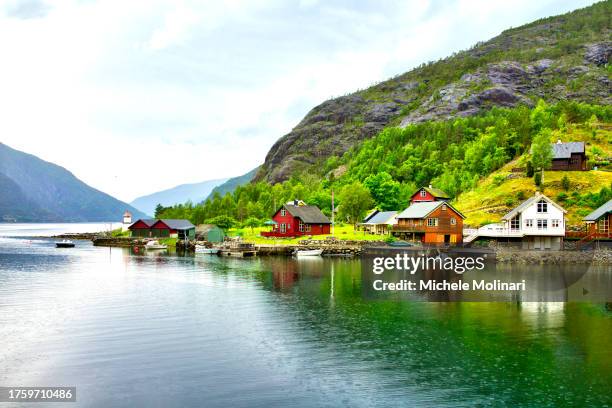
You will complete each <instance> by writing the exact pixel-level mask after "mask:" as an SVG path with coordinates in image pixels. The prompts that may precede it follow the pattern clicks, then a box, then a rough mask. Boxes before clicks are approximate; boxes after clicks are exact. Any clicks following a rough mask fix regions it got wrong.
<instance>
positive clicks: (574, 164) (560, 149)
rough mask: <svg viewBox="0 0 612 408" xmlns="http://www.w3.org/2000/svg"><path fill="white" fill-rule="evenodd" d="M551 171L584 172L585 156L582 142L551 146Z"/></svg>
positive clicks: (559, 143) (559, 142) (560, 143)
mask: <svg viewBox="0 0 612 408" xmlns="http://www.w3.org/2000/svg"><path fill="white" fill-rule="evenodd" d="M552 150H553V158H552V170H561V171H563V170H565V171H569V170H571V171H585V170H586V169H587V167H586V164H587V156H586V150H585V145H584V142H570V143H562V142H561V140H559V141H557V143H554V144H553V145H552Z"/></svg>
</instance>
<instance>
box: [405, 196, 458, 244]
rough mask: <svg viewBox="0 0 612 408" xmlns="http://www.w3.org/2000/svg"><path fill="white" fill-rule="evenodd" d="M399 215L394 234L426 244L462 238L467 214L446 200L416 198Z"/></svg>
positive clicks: (443, 242)
mask: <svg viewBox="0 0 612 408" xmlns="http://www.w3.org/2000/svg"><path fill="white" fill-rule="evenodd" d="M396 218H397V225H395V226H394V227H393V235H394V236H397V237H400V238H404V239H409V240H413V241H420V242H422V243H424V244H436V245H441V244H460V243H462V242H463V220H464V219H465V216H464V215H463V214H461V213H460V212H459V211H458V210H457V209H456V208H454V207H453V206H452V205H450V204H449V203H448V202H446V201H420V202H413V203H412V204H411V205H410V207H408V208H406V209H405V210H404V211H403V212H402V213H400V214H399V215H398V216H397V217H396Z"/></svg>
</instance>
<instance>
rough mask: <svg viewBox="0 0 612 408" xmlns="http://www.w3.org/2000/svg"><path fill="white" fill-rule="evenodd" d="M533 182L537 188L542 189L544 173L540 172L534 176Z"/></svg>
mask: <svg viewBox="0 0 612 408" xmlns="http://www.w3.org/2000/svg"><path fill="white" fill-rule="evenodd" d="M533 182H534V183H535V185H536V186H538V187H540V186H541V185H542V173H540V172H539V171H538V172H537V173H535V174H534V175H533Z"/></svg>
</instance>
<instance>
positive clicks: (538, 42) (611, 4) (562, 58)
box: [255, 0, 612, 182]
mask: <svg viewBox="0 0 612 408" xmlns="http://www.w3.org/2000/svg"><path fill="white" fill-rule="evenodd" d="M610 21H612V1H610V0H608V1H602V2H600V3H596V4H594V5H592V6H589V7H586V8H583V9H579V10H575V11H572V12H571V13H567V14H564V15H559V16H553V17H548V18H544V19H540V20H537V21H534V22H532V23H530V24H527V25H524V26H521V27H517V28H512V29H509V30H506V31H504V32H502V33H501V34H500V35H498V36H496V37H494V38H492V39H490V40H487V41H484V42H480V43H478V44H476V45H475V46H473V47H472V48H470V49H468V50H464V51H460V52H457V53H454V54H452V55H450V56H449V57H447V58H444V59H441V60H439V61H435V62H428V63H424V64H422V65H420V66H419V67H417V68H415V69H413V70H411V71H409V72H406V73H403V74H400V75H397V76H395V77H393V78H391V79H389V80H386V81H383V82H380V83H378V84H375V85H373V86H371V87H369V88H367V89H362V90H358V91H356V92H353V93H350V94H347V95H343V96H339V97H337V98H334V99H330V100H328V101H325V102H323V103H321V104H320V105H318V106H316V107H315V108H313V109H312V110H311V111H310V112H309V113H308V114H307V115H306V116H305V117H304V118H303V119H302V120H301V121H300V122H299V123H298V124H297V125H296V126H295V127H294V128H293V129H292V130H291V132H289V133H288V134H287V135H285V136H283V137H281V138H280V139H279V140H278V141H277V142H276V143H275V144H274V146H272V148H271V149H270V151H269V152H268V154H267V156H266V160H265V162H264V164H263V165H262V166H261V169H260V170H259V172H258V174H257V176H256V179H255V180H257V181H260V180H268V181H270V182H281V181H285V180H287V179H289V178H291V177H294V176H296V175H297V174H299V173H319V171H320V169H321V167H322V165H323V164H324V163H325V161H326V160H328V159H329V158H333V157H337V156H342V155H343V154H344V153H346V152H347V151H348V150H350V149H351V148H355V147H358V146H359V144H360V143H361V142H363V141H364V140H367V139H370V138H372V137H375V136H376V135H378V134H379V132H380V131H381V130H383V129H384V128H387V127H389V126H399V125H401V126H404V125H406V124H409V123H421V122H429V121H440V120H448V119H451V118H455V117H467V116H473V115H478V114H481V113H482V112H484V111H487V110H489V109H491V108H492V107H494V106H502V107H517V106H520V105H527V106H530V107H533V106H535V104H536V103H537V101H538V100H539V99H544V100H546V101H547V102H548V103H555V102H559V101H576V102H586V103H592V104H600V105H606V104H609V103H610V85H609V77H610V73H611V67H610V65H609V64H608V59H609V55H610V54H609V53H610V51H609V49H610Z"/></svg>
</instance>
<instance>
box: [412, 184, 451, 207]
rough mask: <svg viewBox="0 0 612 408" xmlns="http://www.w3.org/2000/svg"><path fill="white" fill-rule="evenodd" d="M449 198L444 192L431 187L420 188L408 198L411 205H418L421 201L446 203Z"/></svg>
mask: <svg viewBox="0 0 612 408" xmlns="http://www.w3.org/2000/svg"><path fill="white" fill-rule="evenodd" d="M449 199H450V197H449V196H448V194H446V193H445V192H444V191H442V190H440V189H439V188H435V187H432V186H431V184H430V185H429V187H421V188H420V189H419V190H418V191H417V192H416V193H414V194H413V195H412V197H410V202H411V203H418V202H422V201H448V200H449Z"/></svg>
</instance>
